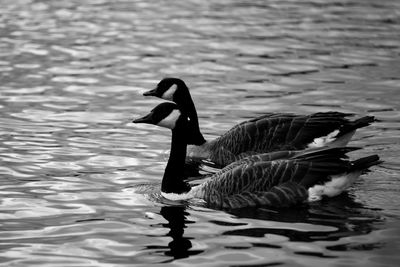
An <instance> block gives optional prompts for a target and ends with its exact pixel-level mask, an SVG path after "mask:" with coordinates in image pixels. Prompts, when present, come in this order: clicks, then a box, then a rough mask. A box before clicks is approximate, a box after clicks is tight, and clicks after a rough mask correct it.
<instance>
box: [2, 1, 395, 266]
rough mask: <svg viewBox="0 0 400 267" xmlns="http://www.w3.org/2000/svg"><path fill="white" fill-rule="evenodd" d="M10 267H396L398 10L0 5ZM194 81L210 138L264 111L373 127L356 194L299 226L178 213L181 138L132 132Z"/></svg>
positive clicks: (295, 217)
mask: <svg viewBox="0 0 400 267" xmlns="http://www.w3.org/2000/svg"><path fill="white" fill-rule="evenodd" d="M1 6H2V7H1V9H0V75H1V76H0V77H1V78H0V81H1V83H0V114H1V116H0V140H1V141H0V160H1V165H0V194H1V201H0V266H132V265H139V266H140V265H141V266H148V265H149V264H156V263H167V265H166V266H187V264H192V265H194V266H196V265H204V266H278V265H281V266H396V263H397V264H398V263H399V262H400V258H399V256H398V251H399V249H400V226H399V225H400V224H399V222H400V209H399V204H400V197H399V196H400V194H399V192H400V182H399V174H400V162H399V160H398V155H399V152H400V139H399V137H400V111H399V109H400V104H399V103H400V96H399V92H400V91H399V89H400V77H399V73H400V3H399V1H395V0H387V1H370V0H362V1H361V0H341V1H329V2H328V1H318V0H315V1H251V3H250V2H248V1H247V2H246V1H235V0H224V1H220V0H218V1H203V0H202V1H200V0H191V1H123V0H116V1H105V0H90V1H89V0H86V1H77V0H76V1H46V0H41V1H40V0H36V1H34V0H2V1H1ZM165 76H175V77H180V78H182V79H184V80H185V81H186V82H187V84H188V85H189V87H190V88H191V93H192V96H193V98H194V101H195V103H196V106H197V109H198V113H199V118H200V124H201V129H202V131H203V132H204V134H205V136H206V137H207V138H210V139H211V138H214V137H216V136H218V135H219V134H221V133H223V132H224V131H226V130H227V129H229V128H230V127H231V126H233V125H234V124H236V123H238V122H240V121H242V120H245V119H247V118H252V117H254V116H257V115H259V114H263V113H265V112H295V113H301V114H308V113H311V112H317V111H328V110H337V111H343V112H353V113H356V114H360V115H365V114H369V115H374V116H376V117H377V118H378V119H379V121H378V122H376V123H374V124H373V125H371V126H369V127H367V128H363V129H361V130H359V131H358V132H357V134H356V136H355V137H354V140H353V141H352V142H351V145H354V146H362V147H364V149H363V150H361V151H357V152H356V153H353V155H354V157H359V156H363V155H369V154H375V153H377V154H379V155H380V156H381V158H382V159H383V160H384V161H385V163H384V164H382V165H381V166H379V167H375V168H373V171H372V172H370V173H369V174H367V175H364V176H363V177H362V178H361V179H360V180H359V181H358V182H357V184H356V185H355V186H354V187H352V189H351V190H349V192H348V193H347V194H344V195H342V196H340V197H337V198H335V199H331V200H329V201H323V202H321V203H315V204H313V205H310V206H309V207H304V208H295V209H288V210H274V209H265V208H260V209H249V210H246V211H241V212H225V211H217V210H210V209H207V208H205V207H202V206H201V205H197V204H196V203H191V204H189V205H184V206H170V205H165V204H162V203H157V202H154V201H152V200H151V199H147V198H146V197H144V196H141V195H137V194H134V193H133V190H132V188H131V187H130V186H132V185H135V184H139V183H141V182H149V181H150V182H156V181H160V179H161V177H162V174H163V170H164V167H165V163H166V160H167V157H168V149H169V141H170V133H169V131H167V130H164V129H161V128H157V127H153V126H149V125H134V124H132V123H131V120H132V119H133V118H135V117H138V116H140V115H144V114H145V113H147V112H148V111H149V110H150V109H151V108H153V107H154V106H155V105H156V104H157V103H159V102H160V100H158V99H154V98H145V97H143V96H142V95H141V93H142V92H143V91H144V90H145V89H150V88H153V87H154V86H155V84H156V83H157V82H158V81H159V80H160V79H161V78H162V77H165Z"/></svg>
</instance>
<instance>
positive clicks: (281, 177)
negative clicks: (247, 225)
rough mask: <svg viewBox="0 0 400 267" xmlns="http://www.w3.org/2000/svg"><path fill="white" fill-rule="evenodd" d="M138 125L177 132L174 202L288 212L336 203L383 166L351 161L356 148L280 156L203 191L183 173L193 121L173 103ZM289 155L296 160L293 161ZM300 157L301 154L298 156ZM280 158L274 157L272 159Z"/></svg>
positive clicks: (168, 176) (167, 192)
mask: <svg viewBox="0 0 400 267" xmlns="http://www.w3.org/2000/svg"><path fill="white" fill-rule="evenodd" d="M133 122H134V123H147V124H153V125H158V126H161V127H166V128H169V129H171V131H172V140H171V151H170V156H169V159H168V163H167V166H166V168H165V172H164V175H163V179H162V182H161V194H162V196H164V197H165V198H167V199H170V200H188V199H192V198H198V199H202V200H204V201H205V202H206V203H207V205H208V206H210V207H213V208H223V209H224V208H228V209H236V208H244V207H255V206H264V205H266V206H273V207H288V206H293V205H296V204H299V203H304V202H311V201H316V200H319V199H321V198H322V197H324V196H327V197H333V196H336V195H338V194H340V193H341V192H343V191H344V190H345V189H346V188H348V187H349V186H350V185H351V184H352V183H353V182H354V181H355V180H356V179H357V177H358V176H359V175H360V174H361V173H363V172H365V171H367V170H368V168H369V167H371V166H374V165H377V164H379V163H380V162H381V161H380V160H379V157H378V156H377V155H372V156H368V157H364V158H360V159H358V160H355V161H351V160H349V159H348V158H347V156H346V153H348V152H350V151H352V150H354V149H353V148H348V147H347V148H323V149H319V150H316V151H303V152H275V154H274V153H271V154H270V156H269V158H268V157H266V158H264V159H259V160H257V159H256V157H257V156H251V157H249V158H243V159H241V160H240V161H239V162H234V163H232V165H228V166H227V167H225V168H223V169H222V170H220V171H219V172H217V173H215V174H213V175H211V176H210V177H208V179H207V180H206V181H205V182H203V183H200V184H198V185H195V186H192V185H190V184H189V183H188V182H186V181H185V177H184V175H183V169H184V164H185V158H186V147H187V144H188V142H189V141H188V140H189V139H190V137H188V135H187V130H188V127H191V125H190V121H189V118H188V115H187V114H185V113H184V112H181V111H180V110H179V108H178V106H177V105H176V104H174V103H171V102H168V103H161V104H159V105H158V106H156V107H155V108H154V109H153V110H152V111H151V112H150V113H149V114H148V115H146V116H144V117H141V118H138V119H136V120H134V121H133ZM285 153H289V154H290V155H291V156H290V157H289V158H288V157H287V156H285V155H284V154H285ZM296 153H297V154H296ZM273 155H275V156H273Z"/></svg>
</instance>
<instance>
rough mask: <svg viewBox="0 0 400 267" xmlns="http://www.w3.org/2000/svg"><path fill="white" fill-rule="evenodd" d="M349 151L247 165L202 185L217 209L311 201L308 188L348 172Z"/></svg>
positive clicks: (218, 174)
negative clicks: (347, 152)
mask: <svg viewBox="0 0 400 267" xmlns="http://www.w3.org/2000/svg"><path fill="white" fill-rule="evenodd" d="M346 151H347V150H346V149H343V150H340V149H336V150H333V151H332V150H331V149H326V150H325V151H321V152H319V153H314V154H311V155H309V156H307V155H304V156H299V157H298V158H291V159H278V160H272V161H266V162H264V161H261V162H258V161H256V162H254V161H252V162H244V163H243V164H240V165H237V166H234V167H233V168H231V169H229V170H227V171H225V172H220V173H217V174H215V175H213V176H212V177H211V178H210V179H209V180H208V181H207V182H206V183H204V184H202V192H203V198H204V199H205V200H206V202H207V203H208V204H209V205H210V206H213V207H217V208H241V207H249V206H258V205H275V206H279V207H282V206H290V205H292V204H295V203H298V202H302V201H305V200H306V199H307V189H308V188H309V187H311V186H313V185H315V184H316V183H320V182H324V181H326V180H327V178H328V176H330V175H335V174H339V173H344V172H346V171H348V170H349V169H350V167H351V163H350V162H349V161H348V160H345V159H343V158H344V156H343V157H342V155H344V153H346Z"/></svg>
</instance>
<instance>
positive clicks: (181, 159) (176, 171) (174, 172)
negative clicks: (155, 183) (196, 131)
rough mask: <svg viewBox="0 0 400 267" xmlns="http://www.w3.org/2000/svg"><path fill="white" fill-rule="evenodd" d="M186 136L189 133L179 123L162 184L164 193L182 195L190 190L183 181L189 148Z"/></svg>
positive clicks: (173, 137) (173, 134)
mask: <svg viewBox="0 0 400 267" xmlns="http://www.w3.org/2000/svg"><path fill="white" fill-rule="evenodd" d="M183 123H186V122H183ZM186 136H187V133H185V131H184V128H182V126H181V125H180V122H177V125H176V127H175V129H173V130H172V141H171V152H170V155H169V159H168V163H167V167H166V168H165V172H164V176H163V180H162V183H161V191H162V192H164V193H175V194H181V193H185V192H188V191H189V190H190V185H189V184H187V183H186V182H184V181H183V179H184V166H185V158H186V147H187V137H186Z"/></svg>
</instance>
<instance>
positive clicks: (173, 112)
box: [133, 102, 187, 130]
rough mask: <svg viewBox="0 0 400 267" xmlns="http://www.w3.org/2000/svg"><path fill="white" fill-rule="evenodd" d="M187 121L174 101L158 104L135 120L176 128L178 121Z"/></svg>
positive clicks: (135, 121)
mask: <svg viewBox="0 0 400 267" xmlns="http://www.w3.org/2000/svg"><path fill="white" fill-rule="evenodd" d="M185 120H186V121H187V118H185V116H183V115H182V113H181V112H180V111H179V109H178V106H177V105H176V104H174V103H170V102H165V103H161V104H159V105H158V106H156V107H155V108H154V109H152V110H151V111H150V113H149V114H147V115H145V116H143V117H140V118H137V119H135V120H133V122H134V123H147V124H153V125H157V126H161V127H164V128H168V129H171V130H173V129H175V128H176V126H177V124H178V122H179V124H182V121H185Z"/></svg>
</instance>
